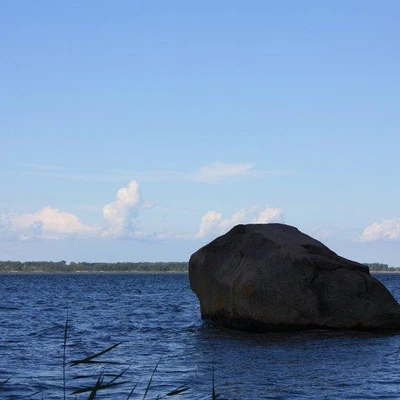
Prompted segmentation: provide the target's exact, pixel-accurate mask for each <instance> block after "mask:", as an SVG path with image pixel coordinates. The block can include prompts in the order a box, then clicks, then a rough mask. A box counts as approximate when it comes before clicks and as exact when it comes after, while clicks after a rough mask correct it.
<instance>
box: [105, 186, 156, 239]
mask: <svg viewBox="0 0 400 400" xmlns="http://www.w3.org/2000/svg"><path fill="white" fill-rule="evenodd" d="M151 206H152V204H151V203H150V202H146V201H144V200H143V199H142V196H141V194H140V191H139V185H138V183H137V182H136V181H132V182H131V183H129V185H128V186H127V187H123V188H121V189H119V190H118V192H117V199H116V200H115V201H113V202H112V203H109V204H106V205H105V206H104V207H103V218H104V221H105V222H106V226H105V229H104V231H103V233H102V236H103V237H125V236H134V235H135V229H134V228H135V224H134V217H135V216H136V215H137V213H138V211H139V210H140V209H145V208H149V207H151Z"/></svg>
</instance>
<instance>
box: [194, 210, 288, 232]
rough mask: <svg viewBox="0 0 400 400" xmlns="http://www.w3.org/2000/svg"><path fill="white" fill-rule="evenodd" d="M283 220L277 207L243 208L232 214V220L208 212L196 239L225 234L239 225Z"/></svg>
mask: <svg viewBox="0 0 400 400" xmlns="http://www.w3.org/2000/svg"><path fill="white" fill-rule="evenodd" d="M282 220H283V216H282V210H281V209H280V208H276V207H265V208H263V209H260V207H257V206H253V207H249V208H242V209H240V210H239V211H237V212H235V213H234V214H232V215H231V217H230V218H222V214H221V213H219V212H217V211H208V212H207V213H206V214H204V215H203V217H202V219H201V223H200V228H199V231H198V232H197V234H196V237H197V238H203V237H206V236H209V235H211V234H223V233H226V232H227V231H228V230H229V229H231V228H233V227H234V226H235V225H238V224H266V223H270V222H281V221H282Z"/></svg>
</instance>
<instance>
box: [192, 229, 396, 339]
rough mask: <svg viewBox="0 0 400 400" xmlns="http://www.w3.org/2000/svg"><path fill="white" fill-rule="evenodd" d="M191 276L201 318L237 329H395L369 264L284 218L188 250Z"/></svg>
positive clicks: (392, 311) (390, 305) (387, 299)
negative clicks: (286, 222)
mask: <svg viewBox="0 0 400 400" xmlns="http://www.w3.org/2000/svg"><path fill="white" fill-rule="evenodd" d="M189 277H190V284H191V288H192V290H193V291H194V292H195V293H196V294H197V296H198V298H199V300H200V308H201V314H202V318H204V319H210V320H212V321H214V322H216V323H219V324H222V325H224V326H228V327H231V328H234V329H241V330H246V331H254V332H264V331H282V330H285V331H287V330H302V329H313V328H324V329H358V330H399V329H400V305H399V304H398V303H397V301H396V300H395V299H394V298H393V296H392V295H391V294H390V293H389V291H388V290H387V289H386V288H385V287H384V286H383V285H382V284H381V283H380V282H379V281H378V280H376V279H375V278H373V277H372V276H371V275H370V274H369V270H368V268H367V267H365V266H363V265H361V264H359V263H356V262H354V261H350V260H347V259H345V258H343V257H340V256H338V255H337V254H336V253H334V252H333V251H331V250H329V249H328V248H327V247H326V246H324V245H323V244H322V243H320V242H319V241H317V240H315V239H313V238H311V237H310V236H307V235H305V234H304V233H301V232H300V231H299V230H298V229H296V228H294V227H291V226H288V225H283V224H251V225H238V226H236V227H235V228H233V229H232V230H231V231H230V232H228V233H227V234H225V235H223V236H221V237H219V238H217V239H215V240H214V241H213V242H211V243H209V244H208V245H206V246H204V247H203V248H201V249H200V250H198V251H197V252H196V253H194V254H193V255H192V257H191V258H190V261H189Z"/></svg>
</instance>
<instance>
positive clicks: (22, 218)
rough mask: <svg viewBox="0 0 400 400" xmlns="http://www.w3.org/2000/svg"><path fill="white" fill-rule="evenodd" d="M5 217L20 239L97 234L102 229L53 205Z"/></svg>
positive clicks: (10, 228) (12, 230)
mask: <svg viewBox="0 0 400 400" xmlns="http://www.w3.org/2000/svg"><path fill="white" fill-rule="evenodd" d="M4 218H7V220H8V227H9V230H10V231H11V232H13V233H14V234H15V235H16V236H17V237H18V238H19V239H20V240H29V239H33V238H41V239H61V238H65V237H68V236H85V237H87V236H96V235H97V234H98V233H99V231H100V228H99V227H98V226H94V225H93V226H91V225H86V224H84V223H83V222H81V221H80V220H79V218H78V217H77V216H76V215H74V214H71V213H68V212H64V211H60V210H58V209H56V208H53V207H44V208H43V209H42V210H40V211H37V212H34V213H27V214H10V215H8V216H3V220H4ZM3 226H4V225H3Z"/></svg>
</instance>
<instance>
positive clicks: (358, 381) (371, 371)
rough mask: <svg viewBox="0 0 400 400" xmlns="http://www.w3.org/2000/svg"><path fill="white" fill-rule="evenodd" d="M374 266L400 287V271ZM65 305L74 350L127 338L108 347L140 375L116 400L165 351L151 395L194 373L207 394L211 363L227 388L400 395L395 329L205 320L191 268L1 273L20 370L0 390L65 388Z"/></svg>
mask: <svg viewBox="0 0 400 400" xmlns="http://www.w3.org/2000/svg"><path fill="white" fill-rule="evenodd" d="M378 277H379V279H381V280H382V281H383V282H384V283H385V284H386V285H387V287H388V288H389V289H390V290H391V291H392V293H393V294H394V295H395V297H397V298H399V295H400V276H398V275H379V276H378ZM67 308H68V310H69V318H70V331H69V339H68V346H67V357H68V359H69V360H72V359H77V358H82V357H83V356H86V355H88V354H90V353H94V352H96V351H100V350H102V349H104V348H106V347H108V346H110V345H111V344H113V343H118V342H120V341H122V342H123V343H122V344H121V345H120V346H119V347H117V348H115V349H114V350H113V352H112V353H110V357H111V358H113V359H114V360H118V361H119V362H122V363H127V364H132V365H131V367H130V369H129V371H127V373H126V377H127V378H128V379H129V380H131V381H132V385H131V386H129V385H127V386H123V387H121V388H117V389H116V390H115V391H114V392H113V395H112V398H113V399H119V398H121V399H126V398H127V395H128V393H129V391H130V389H131V387H133V385H134V383H136V382H137V381H138V380H139V384H138V389H137V397H136V398H142V396H143V391H144V390H145V387H146V385H147V382H148V379H149V377H150V375H151V373H152V371H153V369H154V367H155V365H156V364H157V362H159V361H160V360H161V361H160V363H159V366H158V368H157V371H156V373H155V375H154V378H153V384H152V388H151V393H149V394H151V397H150V398H155V397H156V395H157V394H165V393H167V392H168V390H172V389H173V388H176V387H178V386H180V385H183V384H186V385H187V386H189V387H190V390H189V391H187V392H185V393H184V394H182V395H181V396H180V397H181V398H187V399H210V397H211V388H212V386H211V376H212V369H213V366H214V368H215V383H216V388H217V392H218V393H219V395H220V397H219V398H220V399H274V398H276V399H302V398H315V399H323V398H327V399H349V398H358V399H369V398H371V399H382V398H400V356H399V357H398V359H396V355H397V352H398V349H399V346H400V340H399V336H397V335H377V334H371V333H363V332H361V333H360V332H346V333H340V332H332V331H323V330H320V331H317V330H316V331H307V332H297V333H296V332H291V333H270V334H249V333H244V332H238V331H231V330H228V329H224V328H219V327H215V326H213V325H210V324H208V323H203V322H202V321H201V319H200V312H199V306H198V302H197V299H196V297H195V295H194V294H193V293H192V292H191V291H190V289H189V283H188V277H187V276H186V275H180V274H177V275H162V274H154V275H142V274H137V275H136V274H131V275H122V274H121V275H90V274H85V275H1V276H0V381H3V380H4V379H6V378H7V377H9V376H11V375H13V376H12V379H11V380H10V382H8V383H7V384H6V385H4V386H3V387H0V398H1V399H3V398H4V399H7V398H12V396H14V395H16V394H18V395H22V394H23V395H29V394H32V393H34V392H36V391H38V392H40V393H39V394H38V395H37V396H36V397H35V396H34V397H33V398H41V396H42V393H43V397H44V398H45V399H59V398H60V393H61V392H60V386H61V385H62V342H63V330H64V323H65V318H66V310H67ZM118 370H119V371H120V370H121V366H109V367H107V371H118ZM73 375H74V371H73V369H72V368H68V369H67V376H68V377H69V378H71V377H72V376H73ZM67 384H68V387H70V388H72V387H73V386H74V385H76V383H75V382H74V381H72V380H70V381H68V382H67ZM140 393H141V396H139V394H140ZM109 396H110V394H109V395H108V396H107V395H105V397H103V398H110V397H109ZM178 397H179V396H178ZM71 398H72V397H71ZM133 398H135V397H133Z"/></svg>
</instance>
